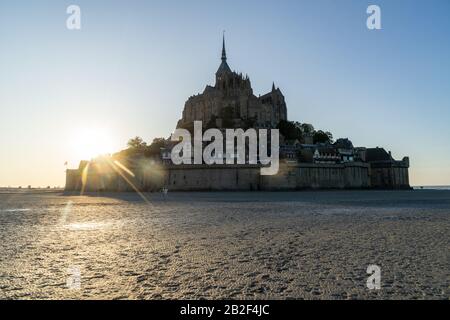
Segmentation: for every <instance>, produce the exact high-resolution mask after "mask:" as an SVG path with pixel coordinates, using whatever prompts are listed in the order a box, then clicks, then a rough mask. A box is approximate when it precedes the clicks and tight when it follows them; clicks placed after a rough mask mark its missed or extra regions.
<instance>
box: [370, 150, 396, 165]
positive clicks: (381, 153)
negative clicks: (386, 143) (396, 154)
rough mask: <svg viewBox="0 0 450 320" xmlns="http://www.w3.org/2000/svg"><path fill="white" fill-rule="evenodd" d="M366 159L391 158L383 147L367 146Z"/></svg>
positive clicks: (384, 159) (387, 159) (381, 159)
mask: <svg viewBox="0 0 450 320" xmlns="http://www.w3.org/2000/svg"><path fill="white" fill-rule="evenodd" d="M366 161H367V162H375V161H392V158H391V156H390V155H389V153H387V152H386V150H384V149H383V148H368V149H367V150H366Z"/></svg>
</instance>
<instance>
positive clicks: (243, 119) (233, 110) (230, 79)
mask: <svg viewBox="0 0 450 320" xmlns="http://www.w3.org/2000/svg"><path fill="white" fill-rule="evenodd" d="M280 120H287V108H286V103H285V100H284V96H283V94H282V93H281V90H280V89H279V88H275V84H273V85H272V90H271V91H270V92H269V93H267V94H265V95H263V96H260V97H256V96H255V95H254V94H253V89H252V86H251V82H250V79H249V77H248V76H245V77H244V76H243V75H242V73H239V74H238V73H236V72H234V71H231V68H230V67H229V65H228V62H227V53H226V48H225V37H223V40H222V56H221V63H220V66H219V68H218V69H217V72H216V83H215V85H214V86H209V85H207V86H206V87H205V89H204V91H203V93H201V94H199V95H195V96H191V97H190V98H189V99H188V100H187V101H186V104H185V106H184V110H183V116H182V119H181V120H180V121H179V122H178V125H177V127H178V128H186V129H190V128H192V126H193V122H194V121H202V122H203V126H204V127H205V128H206V127H209V128H211V127H215V128H249V127H253V128H275V127H276V126H277V125H278V123H279V122H280Z"/></svg>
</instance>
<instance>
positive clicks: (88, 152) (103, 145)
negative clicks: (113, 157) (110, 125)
mask: <svg viewBox="0 0 450 320" xmlns="http://www.w3.org/2000/svg"><path fill="white" fill-rule="evenodd" d="M71 140H72V141H71V149H72V153H73V157H74V158H76V159H77V160H90V159H92V158H95V157H97V156H100V155H105V154H109V153H111V152H114V144H113V139H112V137H111V134H110V133H109V132H108V131H107V130H105V129H103V128H83V129H80V130H77V131H76V133H74V134H73V136H72V139H71Z"/></svg>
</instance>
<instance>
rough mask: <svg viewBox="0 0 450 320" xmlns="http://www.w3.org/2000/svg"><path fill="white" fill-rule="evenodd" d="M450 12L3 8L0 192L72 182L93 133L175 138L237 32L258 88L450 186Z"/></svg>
mask: <svg viewBox="0 0 450 320" xmlns="http://www.w3.org/2000/svg"><path fill="white" fill-rule="evenodd" d="M70 4H77V5H79V6H80V7H81V11H82V29H81V30H80V31H69V30H67V29H66V19H67V17H68V15H67V14H66V8H67V7H68V6H69V5H70ZM369 4H377V5H379V6H380V7H381V13H382V28H383V29H382V30H379V31H370V30H368V29H367V28H366V18H367V14H366V8H367V6H368V5H369ZM449 18H450V1H448V0H431V1H425V0H423V1H412V0H411V1H406V0H405V1H404V0H395V1H392V0H390V1H380V0H372V1H365V0H340V1H338V0H329V1H317V0H314V1H312V0H311V1H298V0H295V1H261V0H248V1H242V0H236V1H230V0H227V1H206V0H204V1H194V0H193V1H150V0H148V1H137V0H131V1H125V0H121V1H102V0H96V1H85V0H72V1H50V0H47V1H45V0H41V1H20V0H19V1H12V0H9V1H6V0H5V1H1V2H0V43H1V45H0V146H1V149H0V186H6V185H12V186H17V185H27V184H32V185H35V186H37V185H40V186H46V185H63V184H64V165H63V164H64V162H65V161H66V160H67V161H69V164H70V166H72V167H74V166H76V165H77V161H79V160H80V159H79V158H78V155H77V154H76V153H75V152H74V150H73V148H72V147H71V146H72V142H70V141H71V139H72V138H71V137H73V136H74V133H75V134H76V132H77V131H79V130H85V128H91V129H92V128H94V130H95V128H102V130H103V131H105V132H108V135H109V137H110V139H111V140H112V141H113V142H112V147H113V148H114V149H120V148H123V147H125V144H126V142H127V140H128V138H130V137H133V136H136V135H139V136H142V137H143V138H144V139H146V140H148V141H151V140H152V139H153V138H154V137H157V136H168V135H169V134H170V133H171V132H172V130H173V129H174V127H175V125H176V122H177V120H178V119H179V118H180V116H181V112H182V109H183V105H184V102H185V100H186V99H187V98H188V97H189V96H190V95H192V94H195V93H199V92H201V91H202V90H203V89H204V87H205V85H206V84H212V83H213V82H214V73H215V71H216V70H217V67H218V65H219V62H220V50H221V47H220V46H221V35H222V30H224V29H225V30H226V38H227V50H228V56H229V64H230V66H231V68H232V69H234V70H236V71H241V72H243V73H248V74H249V76H250V78H251V80H252V84H253V88H254V91H255V94H263V93H265V92H267V91H268V90H270V88H271V84H272V81H275V83H276V85H277V86H279V87H280V88H281V90H282V91H283V93H284V95H285V96H286V101H287V103H288V117H289V118H290V119H291V120H298V121H301V122H308V123H312V124H314V125H315V126H316V128H320V129H326V130H329V131H331V132H332V133H333V134H334V136H335V138H338V137H349V138H350V139H351V140H352V141H353V143H354V144H355V145H356V146H368V147H375V146H383V147H385V148H386V149H387V150H392V152H393V155H394V156H395V157H396V158H402V157H403V156H405V155H408V156H410V157H411V165H412V167H411V171H410V174H411V181H412V184H416V185H431V184H450V146H449V142H448V140H449V138H450V125H449V122H450V121H449V120H450V58H449V57H450V19H449Z"/></svg>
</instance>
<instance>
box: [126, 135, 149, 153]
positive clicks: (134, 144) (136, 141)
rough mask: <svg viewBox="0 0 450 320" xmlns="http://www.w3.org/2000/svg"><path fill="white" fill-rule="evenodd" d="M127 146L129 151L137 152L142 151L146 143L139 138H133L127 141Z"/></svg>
mask: <svg viewBox="0 0 450 320" xmlns="http://www.w3.org/2000/svg"><path fill="white" fill-rule="evenodd" d="M127 146H128V148H130V149H135V150H139V149H144V148H145V147H146V146H147V143H145V142H144V140H142V138H141V137H134V138H132V139H130V140H128V143H127Z"/></svg>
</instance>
